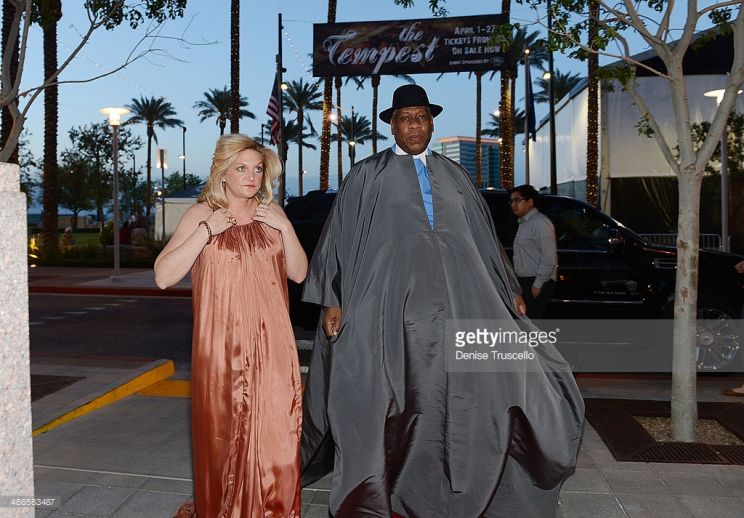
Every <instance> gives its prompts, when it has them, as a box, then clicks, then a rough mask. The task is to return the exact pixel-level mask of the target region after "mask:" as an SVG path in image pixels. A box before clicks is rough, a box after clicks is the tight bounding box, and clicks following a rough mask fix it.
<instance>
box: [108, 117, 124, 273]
mask: <svg viewBox="0 0 744 518" xmlns="http://www.w3.org/2000/svg"><path fill="white" fill-rule="evenodd" d="M101 113H103V114H104V115H106V116H108V123H109V125H110V126H111V129H112V130H113V133H114V135H113V137H114V145H113V153H112V157H111V158H112V161H113V163H114V181H113V193H112V196H113V201H114V223H113V225H114V274H113V275H112V276H111V280H112V281H118V280H119V262H120V258H119V252H120V250H119V126H120V125H121V116H122V115H126V114H128V113H129V110H127V109H126V108H103V109H101Z"/></svg>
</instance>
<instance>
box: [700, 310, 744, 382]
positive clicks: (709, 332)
mask: <svg viewBox="0 0 744 518" xmlns="http://www.w3.org/2000/svg"><path fill="white" fill-rule="evenodd" d="M743 338H744V337H742V333H741V327H740V325H739V320H738V319H737V318H736V312H734V311H732V310H731V309H730V308H727V307H726V306H725V305H724V304H722V303H719V302H717V301H715V300H701V301H700V303H699V304H698V323H697V368H698V371H700V372H730V371H733V370H737V369H738V367H739V364H740V363H741V357H742V340H743Z"/></svg>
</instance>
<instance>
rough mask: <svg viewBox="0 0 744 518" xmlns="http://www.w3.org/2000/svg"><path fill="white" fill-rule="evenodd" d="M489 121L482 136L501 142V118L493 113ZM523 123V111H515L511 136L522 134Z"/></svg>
mask: <svg viewBox="0 0 744 518" xmlns="http://www.w3.org/2000/svg"><path fill="white" fill-rule="evenodd" d="M490 116H491V120H490V121H488V125H489V127H488V128H486V129H484V130H483V134H484V135H486V136H487V137H493V138H502V142H503V135H502V132H501V116H500V115H499V116H498V117H497V116H496V115H494V114H493V113H492V114H490ZM524 122H525V113H524V110H519V109H518V110H516V111H515V112H514V120H513V121H512V124H511V128H510V129H511V131H512V132H513V133H512V134H513V135H519V134H520V133H524Z"/></svg>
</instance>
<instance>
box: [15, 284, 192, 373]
mask: <svg viewBox="0 0 744 518" xmlns="http://www.w3.org/2000/svg"><path fill="white" fill-rule="evenodd" d="M29 300H30V304H29V306H30V324H31V352H32V353H59V354H85V355H105V356H138V357H152V358H169V359H171V360H174V361H175V362H176V363H188V362H190V361H191V326H192V318H191V299H190V298H168V297H119V296H116V297H111V296H87V295H42V294H31V295H30V298H29Z"/></svg>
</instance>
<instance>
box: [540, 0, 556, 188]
mask: <svg viewBox="0 0 744 518" xmlns="http://www.w3.org/2000/svg"><path fill="white" fill-rule="evenodd" d="M551 4H552V2H551V0H548V4H547V10H548V36H550V34H552V31H553V6H552V5H551ZM548 45H549V46H550V41H548ZM545 76H548V77H545ZM543 79H545V80H546V81H547V82H548V104H549V110H550V111H549V112H548V118H549V119H550V139H549V144H550V148H549V149H550V194H558V163H557V160H558V159H557V157H556V136H555V70H553V48H552V47H550V48H548V70H547V71H546V72H545V74H543Z"/></svg>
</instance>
